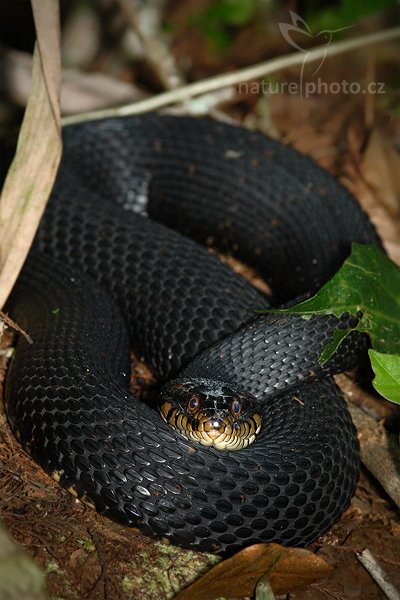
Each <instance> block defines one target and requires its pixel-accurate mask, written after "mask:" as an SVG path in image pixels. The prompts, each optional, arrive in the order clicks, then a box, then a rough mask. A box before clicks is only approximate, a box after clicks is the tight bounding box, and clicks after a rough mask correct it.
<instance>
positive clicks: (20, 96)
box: [0, 48, 145, 115]
mask: <svg viewBox="0 0 400 600" xmlns="http://www.w3.org/2000/svg"><path fill="white" fill-rule="evenodd" d="M3 55H4V56H3V61H2V63H1V64H0V77H2V78H3V80H4V82H5V88H6V91H7V97H8V98H10V99H11V100H12V101H13V102H15V103H16V104H18V105H19V106H26V102H27V99H28V96H29V93H30V91H31V85H32V56H31V55H30V54H28V53H27V52H21V51H20V50H15V49H10V48H6V49H4V50H3ZM144 96H145V95H144V93H143V92H142V91H141V90H140V89H139V88H137V87H136V86H134V85H133V84H131V83H128V82H127V81H120V80H119V79H115V78H114V77H111V76H109V75H105V74H103V73H80V72H78V71H75V70H72V69H63V71H62V86H61V112H62V114H63V115H69V114H75V113H80V112H85V111H89V110H99V109H102V108H107V107H108V106H116V105H119V104H124V103H126V102H133V101H134V100H140V99H142V98H144Z"/></svg>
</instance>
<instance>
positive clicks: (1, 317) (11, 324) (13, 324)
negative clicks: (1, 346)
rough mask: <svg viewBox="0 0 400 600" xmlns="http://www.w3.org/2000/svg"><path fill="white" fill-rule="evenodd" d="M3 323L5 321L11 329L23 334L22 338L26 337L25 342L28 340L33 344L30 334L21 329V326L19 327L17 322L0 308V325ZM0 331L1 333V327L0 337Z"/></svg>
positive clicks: (0, 330)
mask: <svg viewBox="0 0 400 600" xmlns="http://www.w3.org/2000/svg"><path fill="white" fill-rule="evenodd" d="M3 323H5V324H6V325H7V326H8V327H10V328H11V329H15V331H18V333H21V334H22V335H23V336H24V338H25V339H26V341H27V342H29V343H30V344H33V340H32V338H31V336H30V335H28V334H27V333H26V331H24V330H23V329H22V327H20V326H19V325H18V323H16V322H15V321H13V320H12V319H10V317H9V316H8V315H7V314H6V313H4V312H3V311H2V310H0V326H1V325H2V324H3ZM1 333H2V329H1V328H0V338H1Z"/></svg>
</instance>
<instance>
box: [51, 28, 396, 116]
mask: <svg viewBox="0 0 400 600" xmlns="http://www.w3.org/2000/svg"><path fill="white" fill-rule="evenodd" d="M399 37H400V27H393V28H391V29H386V30H384V31H379V32H377V33H371V34H368V35H362V36H359V37H357V38H353V39H351V40H344V41H342V42H337V43H335V44H331V45H330V46H329V47H328V48H326V46H325V45H324V46H317V47H316V48H313V49H312V50H309V51H307V63H309V62H315V61H318V60H321V59H322V58H323V57H325V56H326V57H327V58H328V57H332V56H336V55H338V54H343V53H345V52H351V51H352V50H357V49H359V48H364V47H368V46H371V45H373V44H380V43H383V42H387V41H390V40H394V39H396V38H399ZM303 60H304V52H303V51H298V52H295V53H292V54H289V55H285V56H281V57H278V58H273V59H272V60H268V61H266V62H262V63H259V64H257V65H253V66H251V67H245V68H244V69H239V70H237V71H234V72H233V73H225V74H223V75H217V76H214V77H210V78H209V79H203V80H202V81H197V82H195V83H191V84H189V85H185V86H183V87H179V88H176V89H174V90H171V91H168V92H164V93H162V94H158V95H156V96H152V97H151V98H148V99H145V100H141V101H139V102H135V103H133V104H127V105H125V106H120V107H117V108H110V109H105V110H99V111H93V112H88V113H82V114H80V115H73V116H69V117H65V118H64V119H62V125H70V124H72V123H80V122H83V121H89V120H98V119H105V118H107V117H124V116H128V115H135V114H140V113H144V112H148V111H151V110H157V109H160V108H163V107H165V106H169V105H171V104H175V103H177V102H185V101H186V100H189V99H190V98H193V97H194V96H200V95H202V94H206V93H210V92H212V91H214V90H217V89H221V88H224V87H229V86H232V85H238V84H240V83H244V82H246V81H251V80H254V79H259V78H261V77H265V76H266V75H269V74H271V73H276V72H277V71H281V70H283V69H286V68H288V67H293V66H296V65H301V64H302V63H303Z"/></svg>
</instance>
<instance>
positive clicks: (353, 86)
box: [239, 11, 385, 98]
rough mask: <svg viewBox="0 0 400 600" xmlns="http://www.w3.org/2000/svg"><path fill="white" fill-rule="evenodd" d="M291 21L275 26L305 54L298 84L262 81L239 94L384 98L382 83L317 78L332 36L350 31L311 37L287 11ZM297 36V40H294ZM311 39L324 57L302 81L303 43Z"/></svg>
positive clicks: (241, 88)
mask: <svg viewBox="0 0 400 600" xmlns="http://www.w3.org/2000/svg"><path fill="white" fill-rule="evenodd" d="M289 14H290V17H291V19H292V22H291V23H278V25H279V29H280V32H281V34H282V35H283V37H284V38H285V40H286V42H287V43H288V44H290V45H291V46H293V48H296V50H298V51H299V52H302V53H303V54H304V57H303V61H302V64H301V71H300V78H299V81H289V82H288V81H274V82H271V81H261V82H251V83H246V82H243V83H241V84H240V85H239V92H244V93H251V94H260V93H262V94H297V95H299V96H300V97H301V98H302V97H303V96H304V97H306V98H309V97H310V96H313V95H316V94H317V95H321V94H385V83H384V82H381V81H369V82H366V83H365V84H362V83H360V82H359V81H348V80H347V79H342V80H341V81H330V82H327V81H324V80H323V79H322V78H321V77H320V76H319V77H316V75H317V74H318V72H319V71H320V69H321V67H322V65H323V64H324V62H325V59H326V56H327V54H328V48H329V46H330V45H331V43H332V40H333V36H334V34H335V33H338V32H339V31H344V30H345V29H350V28H351V27H353V25H350V26H349V27H341V28H340V29H323V30H321V31H319V32H318V33H313V32H312V31H311V29H310V27H309V26H308V24H307V23H306V21H305V20H304V19H303V18H302V17H300V15H298V14H296V13H295V12H293V11H289ZM293 34H296V39H293V37H292V36H293ZM310 38H311V39H314V40H316V41H317V42H318V45H320V46H323V48H324V53H323V55H322V58H321V59H320V61H319V63H318V64H317V66H316V67H315V69H314V71H313V73H312V74H311V80H307V81H304V69H305V67H306V65H307V64H308V63H311V61H310V49H308V48H307V47H303V45H302V41H301V40H302V39H303V40H304V42H306V43H307V39H308V40H309V39H310Z"/></svg>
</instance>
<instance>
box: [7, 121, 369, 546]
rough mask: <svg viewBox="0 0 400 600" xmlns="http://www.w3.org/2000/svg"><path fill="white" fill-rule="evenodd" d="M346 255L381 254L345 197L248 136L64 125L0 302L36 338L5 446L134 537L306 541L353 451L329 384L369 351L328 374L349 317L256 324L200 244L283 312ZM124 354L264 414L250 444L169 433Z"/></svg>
mask: <svg viewBox="0 0 400 600" xmlns="http://www.w3.org/2000/svg"><path fill="white" fill-rule="evenodd" d="M352 241H357V242H360V243H370V242H376V243H379V240H378V238H377V235H376V233H375V231H374V228H373V227H372V225H371V224H370V222H369V220H368V218H367V217H366V215H365V214H364V213H363V212H362V210H361V209H360V207H359V206H358V204H357V203H356V201H355V200H354V199H353V197H352V196H351V195H350V194H349V193H348V192H347V191H346V190H345V189H344V188H343V187H342V186H341V185H340V184H339V183H338V182H337V181H336V180H335V179H334V178H332V177H331V176H330V175H329V174H328V173H327V172H325V171H324V170H323V169H321V168H319V167H318V166H316V165H315V164H314V163H313V162H312V161H311V160H309V159H308V158H306V157H304V156H302V155H301V154H299V153H298V152H296V151H295V150H293V149H291V148H289V147H287V146H285V145H283V144H281V143H279V142H277V141H274V140H272V139H269V138H267V137H265V136H263V135H261V134H259V133H252V132H250V131H247V130H245V129H242V128H240V127H235V126H231V125H226V124H222V123H218V122H215V121H212V120H208V119H194V118H187V117H172V116H159V115H155V114H148V115H145V116H140V117H131V118H125V119H109V120H103V121H97V122H89V123H85V124H80V125H76V126H71V127H68V128H65V130H64V155H63V159H62V163H61V168H60V171H59V174H58V177H57V181H56V184H55V187H54V190H53V193H52V196H51V200H50V203H49V205H48V207H47V209H46V212H45V215H44V217H43V219H42V223H41V226H40V229H39V232H38V234H37V237H36V240H35V244H34V248H33V250H32V252H31V255H30V257H29V259H28V261H27V263H26V265H25V267H24V270H23V272H22V274H21V276H20V278H19V280H18V283H17V286H16V288H15V290H14V292H13V295H12V297H11V299H10V301H9V303H8V310H9V312H10V313H11V316H12V317H13V318H14V319H15V320H17V321H18V322H19V324H20V325H21V326H22V327H23V328H24V329H26V330H27V331H28V332H29V334H30V335H31V337H32V338H33V340H34V343H33V344H32V345H30V344H28V343H27V342H26V340H24V339H23V338H22V337H20V339H19V341H18V344H17V348H16V352H15V357H14V359H13V361H12V364H11V367H10V370H9V373H8V377H7V384H6V410H7V414H8V418H9V421H10V423H11V426H12V428H13V431H14V432H15V434H16V436H17V437H18V439H20V441H21V443H22V444H23V445H24V446H25V448H27V450H28V452H29V453H30V454H31V455H32V456H33V457H34V458H35V460H37V461H38V462H39V463H40V464H41V465H42V466H43V468H44V469H45V470H46V471H47V472H49V473H51V474H52V475H53V476H54V477H55V478H57V479H58V480H59V481H60V483H61V484H62V485H63V486H64V487H66V488H71V489H73V491H74V493H76V494H77V495H78V496H79V497H81V498H83V499H84V500H86V501H87V502H89V503H91V504H93V505H94V506H95V507H96V509H97V510H98V511H99V512H100V513H103V514H105V515H107V516H109V517H111V518H113V519H116V520H118V521H120V522H122V523H125V524H127V525H136V526H139V527H140V528H141V529H142V531H143V532H145V533H148V534H151V535H157V536H165V537H168V538H170V539H171V540H172V541H173V542H174V543H176V544H179V545H182V546H185V547H192V548H198V549H201V550H207V551H217V552H218V551H220V552H229V553H231V552H233V551H235V550H237V549H239V548H240V547H242V546H244V545H249V544H251V543H256V542H268V541H272V540H274V541H276V542H281V543H283V544H286V545H292V546H296V545H305V544H308V543H310V542H312V541H313V540H314V539H315V538H316V537H317V536H318V535H319V534H321V533H322V532H323V531H324V530H326V529H327V528H328V527H329V526H330V525H331V524H332V523H333V522H334V521H335V520H336V519H337V518H338V517H339V516H340V515H341V513H342V512H343V511H344V509H345V508H346V507H347V506H348V504H349V502H350V499H351V497H352V495H353V493H354V489H355V484H356V481H357V477H358V469H359V459H358V444H357V440H356V436H355V430H354V427H353V425H352V422H351V419H350V416H349V414H348V412H347V409H346V406H345V402H344V400H343V398H342V395H341V393H340V392H339V390H338V388H337V387H336V386H335V384H334V383H333V380H332V378H331V374H332V373H334V372H337V371H340V370H343V369H345V368H347V367H350V366H353V365H355V364H356V363H357V355H358V352H359V350H360V348H362V347H363V346H365V340H364V338H363V337H362V336H360V335H359V334H357V333H352V334H351V335H350V337H348V338H347V342H346V344H345V345H344V346H343V348H341V349H340V352H339V353H338V354H337V356H335V357H334V358H333V359H331V361H330V362H329V363H328V364H327V365H325V366H323V367H322V366H321V365H320V364H319V362H318V356H319V354H320V352H321V350H322V348H323V347H324V345H325V343H326V342H327V341H328V340H330V339H331V337H332V332H333V330H334V329H335V327H337V326H340V327H347V326H348V325H349V324H350V325H351V324H352V318H351V317H349V316H345V317H343V319H342V320H338V319H336V318H334V317H316V318H314V319H311V320H304V319H302V318H301V317H299V316H289V315H282V314H279V315H277V314H257V313H256V312H255V311H256V310H257V309H263V308H266V307H268V306H269V302H268V300H267V298H266V296H265V295H264V294H262V293H261V292H260V291H258V290H256V289H255V288H253V287H252V286H251V285H250V284H249V283H248V282H247V281H246V280H245V279H243V278H242V277H241V276H239V275H237V274H235V273H234V272H233V271H232V270H231V268H230V267H229V266H228V265H226V264H224V263H223V262H221V260H220V258H219V257H218V256H217V255H215V253H210V252H209V251H208V250H207V248H206V246H207V245H212V246H213V247H214V248H217V249H218V250H220V251H222V252H223V253H230V254H233V255H234V256H235V257H237V258H238V259H240V260H241V261H243V262H245V263H247V264H249V265H251V266H252V267H253V268H254V269H256V270H257V271H258V273H259V274H260V275H261V276H262V277H263V278H264V279H265V280H266V281H267V282H268V283H269V284H270V286H271V288H272V290H273V302H275V303H285V302H288V301H290V300H291V299H293V298H295V297H298V296H301V295H304V294H310V293H313V292H314V291H315V290H317V289H318V288H319V287H320V286H321V284H322V283H324V282H325V281H326V280H327V279H329V278H330V277H331V276H332V275H333V274H334V273H335V271H336V270H337V269H338V267H339V266H340V264H341V263H342V262H343V260H344V258H345V257H346V256H347V255H348V254H349V252H350V245H351V242H352ZM353 320H354V319H353ZM130 348H134V350H135V352H136V354H137V355H138V356H140V357H143V358H144V359H145V360H146V361H147V363H148V364H149V366H150V367H151V368H152V370H153V371H154V373H155V374H156V376H157V378H158V381H159V383H160V384H161V385H162V384H164V383H165V382H167V381H170V380H171V379H172V380H174V379H176V378H178V379H179V381H178V383H179V382H180V381H182V380H184V381H185V382H186V383H187V382H189V383H190V384H191V382H193V380H194V379H197V378H199V379H200V380H208V381H211V382H214V384H211V385H215V382H217V388H218V389H219V388H221V386H227V387H228V388H229V389H230V388H233V389H234V390H239V392H240V391H243V392H245V393H248V394H251V395H252V396H253V397H255V398H257V399H258V400H259V401H261V402H262V408H261V412H262V419H263V424H262V429H261V432H260V433H259V435H258V438H257V439H256V441H255V442H254V443H253V444H251V445H250V446H249V447H248V448H244V449H242V450H239V451H237V452H230V451H228V452H221V451H218V450H217V449H215V448H205V447H204V446H201V445H199V444H196V443H192V442H189V441H187V440H186V439H185V438H183V437H182V436H181V435H180V434H179V433H177V432H176V431H174V430H172V429H171V428H170V427H169V426H168V425H167V424H166V423H164V422H163V420H162V419H161V417H160V415H159V414H157V413H156V412H155V411H154V410H153V409H152V408H151V407H149V406H147V405H146V404H144V403H142V402H139V401H138V400H137V399H135V398H134V397H133V396H132V395H130V393H129V373H130ZM175 383H176V382H174V384H175ZM166 385H167V386H168V385H171V384H168V383H167V384H166ZM164 389H165V388H164ZM162 393H164V392H162Z"/></svg>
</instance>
